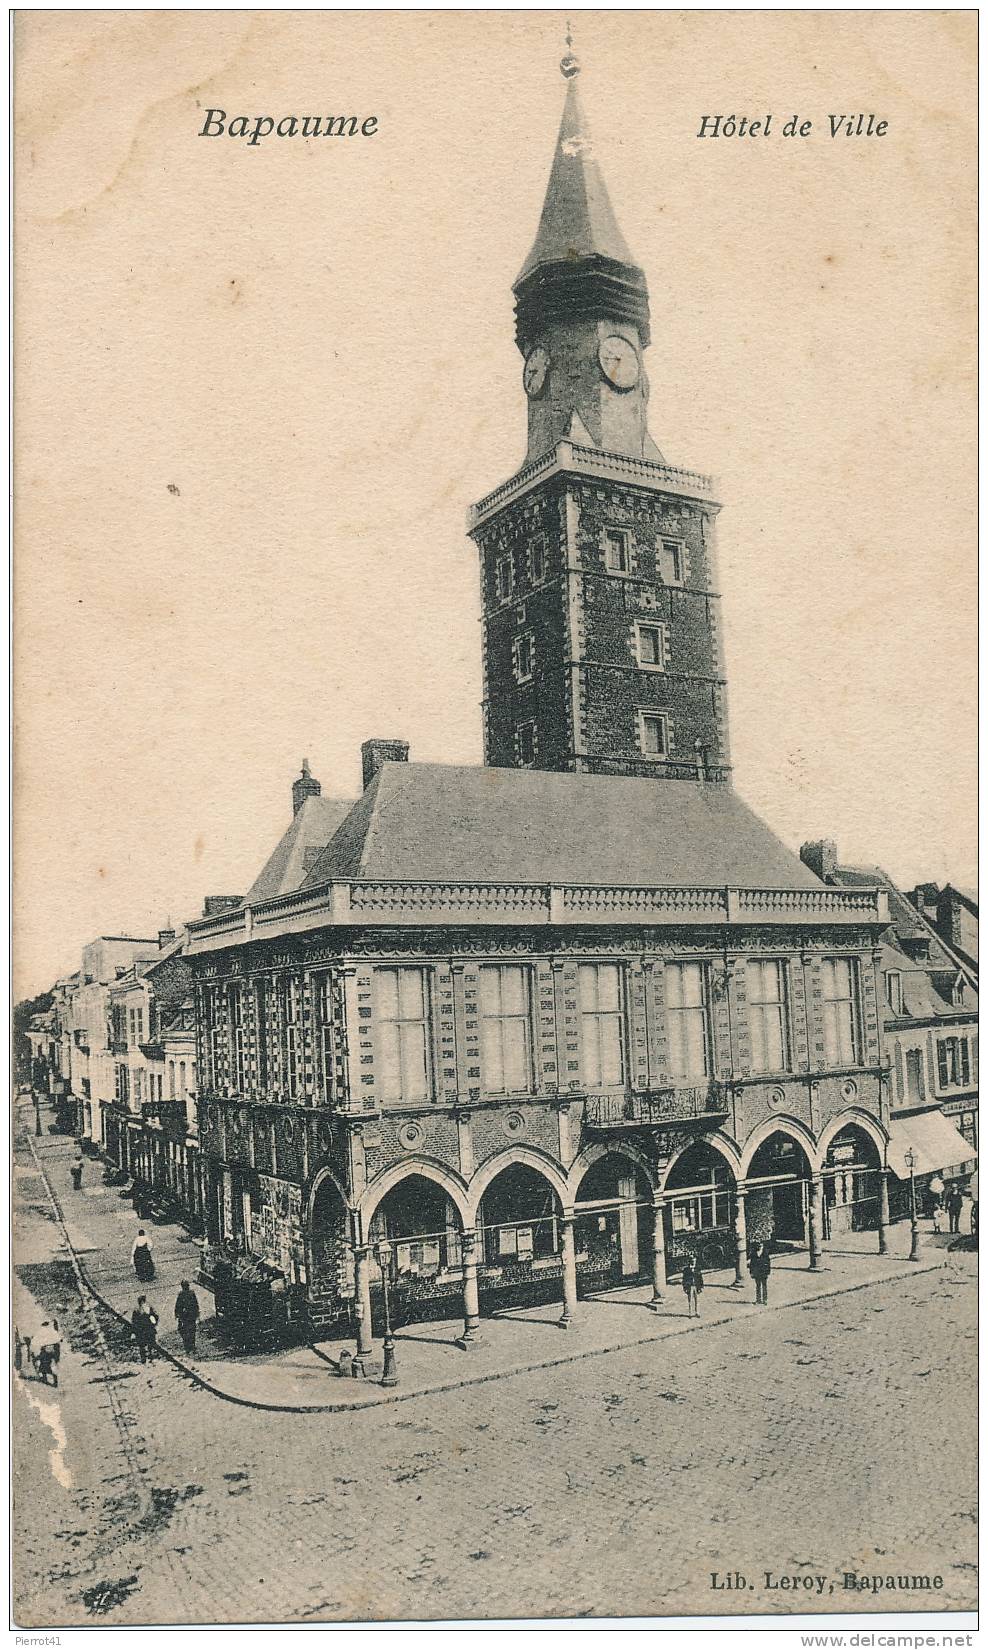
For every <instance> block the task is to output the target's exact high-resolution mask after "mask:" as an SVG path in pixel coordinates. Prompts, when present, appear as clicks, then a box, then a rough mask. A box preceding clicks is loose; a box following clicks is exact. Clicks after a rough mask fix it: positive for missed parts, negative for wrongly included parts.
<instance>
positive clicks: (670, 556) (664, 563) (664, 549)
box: [659, 539, 683, 584]
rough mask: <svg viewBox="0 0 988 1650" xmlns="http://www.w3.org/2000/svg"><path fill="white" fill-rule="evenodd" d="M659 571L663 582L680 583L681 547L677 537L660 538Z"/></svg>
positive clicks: (681, 580)
mask: <svg viewBox="0 0 988 1650" xmlns="http://www.w3.org/2000/svg"><path fill="white" fill-rule="evenodd" d="M659 572H660V573H661V574H662V579H663V582H664V583H665V584H682V582H683V547H682V545H681V543H680V542H679V540H678V539H660V541H659Z"/></svg>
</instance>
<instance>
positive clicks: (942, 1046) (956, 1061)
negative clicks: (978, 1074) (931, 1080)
mask: <svg viewBox="0 0 988 1650" xmlns="http://www.w3.org/2000/svg"><path fill="white" fill-rule="evenodd" d="M937 1077H938V1079H939V1082H940V1087H941V1088H942V1089H956V1088H965V1087H966V1086H967V1084H968V1083H970V1081H971V1052H970V1048H969V1046H968V1040H967V1038H966V1037H940V1038H938V1040H937Z"/></svg>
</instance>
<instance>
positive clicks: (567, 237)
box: [469, 41, 730, 781]
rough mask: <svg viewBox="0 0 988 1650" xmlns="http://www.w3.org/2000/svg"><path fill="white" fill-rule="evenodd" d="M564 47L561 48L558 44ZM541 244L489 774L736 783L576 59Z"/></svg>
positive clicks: (626, 256)
mask: <svg viewBox="0 0 988 1650" xmlns="http://www.w3.org/2000/svg"><path fill="white" fill-rule="evenodd" d="M567 44H569V42H568V41H567ZM560 68H561V70H562V73H563V77H564V79H565V80H566V81H567V88H566V102H565V106H564V109H563V118H562V124H561V125H560V128H559V137H558V139H557V142H556V152H555V156H554V158H553V163H552V171H551V174H550V177H549V187H548V189H547V191H546V197H545V205H544V206H543V208H542V217H541V220H540V222H539V227H538V233H537V235H536V237H535V244H534V246H533V247H532V250H531V252H530V253H529V255H528V257H527V258H526V260H525V262H524V264H523V266H522V270H521V273H520V275H519V276H518V279H517V281H516V282H515V286H514V294H515V317H516V339H517V343H518V348H519V350H520V351H521V354H522V357H523V361H524V367H523V371H522V384H523V386H524V392H525V396H526V398H527V402H528V451H527V455H526V459H525V463H524V465H523V466H522V468H521V469H520V470H519V471H518V472H517V474H516V475H514V476H512V477H511V479H510V480H509V481H506V482H505V483H504V484H503V485H502V486H500V487H498V488H496V489H495V490H494V492H492V493H490V494H488V496H487V497H486V498H484V499H482V500H481V501H480V503H479V504H477V505H475V506H474V508H473V510H472V511H471V514H470V523H469V531H470V535H471V537H472V538H473V539H474V541H475V543H476V544H477V547H478V549H479V552H480V568H481V591H482V607H483V634H484V759H485V762H486V763H487V765H488V766H490V767H531V768H550V769H554V770H556V771H562V772H572V773H598V774H624V775H637V776H648V777H654V778H664V779H697V778H703V779H708V780H711V781H723V780H726V779H727V778H728V776H729V773H730V767H729V763H730V757H729V751H728V731H727V703H726V684H725V680H724V670H723V663H722V658H721V647H720V625H719V605H720V600H719V597H718V595H717V590H716V559H715V550H714V522H715V518H716V515H717V511H718V508H719V506H718V505H717V503H716V502H715V500H714V497H713V490H712V486H711V482H710V480H709V479H708V478H707V477H706V476H702V475H698V474H696V473H695V472H693V471H690V470H679V469H673V468H671V467H670V466H669V465H668V464H667V463H666V462H665V459H664V458H663V455H662V453H661V452H660V451H659V449H658V447H657V446H656V445H655V442H654V441H653V440H652V437H651V436H650V434H649V432H648V427H647V422H646V415H647V409H648V377H647V374H646V371H645V361H644V355H645V351H646V349H647V348H648V345H649V341H650V330H649V305H648V289H647V286H646V283H645V276H644V274H643V272H642V270H641V269H640V268H639V267H638V265H637V264H636V263H635V261H634V258H633V256H632V254H631V252H630V251H629V249H628V246H627V243H626V242H625V239H624V237H623V235H622V234H621V231H620V229H619V227H618V224H617V220H616V218H615V216H614V209H613V207H612V206H611V202H610V198H609V196H608V193H607V188H606V186H605V184H604V180H603V176H602V174H601V171H600V167H599V166H598V164H597V161H596V159H595V156H594V150H593V145H592V143H591V140H590V136H589V132H588V128H587V122H586V118H585V116H584V113H583V107H582V102H581V98H580V93H579V86H578V76H579V72H580V65H579V63H578V61H577V59H576V58H575V57H574V56H573V55H572V53H571V52H567V55H566V56H565V57H564V58H563V60H562V63H561V64H560Z"/></svg>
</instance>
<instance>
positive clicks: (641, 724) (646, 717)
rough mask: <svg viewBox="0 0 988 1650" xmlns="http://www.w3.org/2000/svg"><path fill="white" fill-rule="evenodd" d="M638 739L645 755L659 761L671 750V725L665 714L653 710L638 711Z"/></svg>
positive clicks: (651, 759)
mask: <svg viewBox="0 0 988 1650" xmlns="http://www.w3.org/2000/svg"><path fill="white" fill-rule="evenodd" d="M638 739H639V743H640V745H641V751H642V755H643V756H647V757H648V758H649V760H650V761H653V762H657V761H658V760H659V759H660V758H661V757H663V756H666V755H667V754H668V751H669V727H668V723H667V722H666V719H665V717H664V716H659V715H657V714H655V713H654V712H653V711H648V710H640V711H639V712H638Z"/></svg>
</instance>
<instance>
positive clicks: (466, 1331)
mask: <svg viewBox="0 0 988 1650" xmlns="http://www.w3.org/2000/svg"><path fill="white" fill-rule="evenodd" d="M462 1247H463V1334H462V1335H458V1336H457V1339H456V1344H457V1346H462V1348H463V1350H464V1352H468V1351H469V1349H470V1347H472V1346H476V1344H477V1342H478V1341H479V1340H481V1339H482V1336H481V1333H480V1292H479V1290H478V1288H477V1234H476V1232H475V1231H465V1232H464V1233H463V1239H462Z"/></svg>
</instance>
